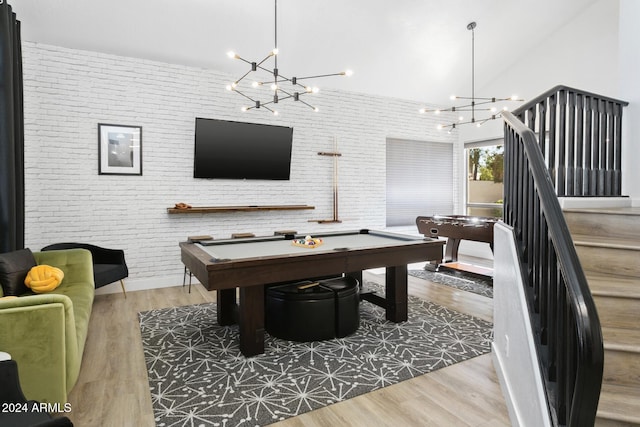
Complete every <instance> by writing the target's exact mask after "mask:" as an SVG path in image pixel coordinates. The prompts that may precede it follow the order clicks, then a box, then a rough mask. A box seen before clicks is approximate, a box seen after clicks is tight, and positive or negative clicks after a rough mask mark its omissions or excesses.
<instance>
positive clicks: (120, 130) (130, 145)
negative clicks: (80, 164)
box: [98, 123, 142, 175]
mask: <svg viewBox="0 0 640 427" xmlns="http://www.w3.org/2000/svg"><path fill="white" fill-rule="evenodd" d="M98 175H142V126H130V125H114V124H107V123H98Z"/></svg>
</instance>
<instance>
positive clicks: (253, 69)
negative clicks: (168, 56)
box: [227, 0, 353, 116]
mask: <svg viewBox="0 0 640 427" xmlns="http://www.w3.org/2000/svg"><path fill="white" fill-rule="evenodd" d="M274 5H275V11H274V23H275V25H274V48H273V50H272V51H271V52H269V53H268V54H267V56H265V57H264V59H262V61H259V62H254V61H249V60H247V59H245V58H243V57H241V56H240V55H238V54H237V53H235V52H228V53H227V56H228V57H229V58H232V59H238V60H240V61H242V62H245V63H247V64H249V66H250V69H249V71H247V72H246V73H244V74H243V75H242V76H241V77H240V78H239V79H237V80H236V81H234V82H233V83H231V84H229V85H227V90H230V91H232V92H236V93H237V94H239V95H242V96H243V97H245V98H246V99H247V100H249V101H250V105H248V106H244V107H242V111H249V110H252V109H260V108H263V109H265V110H267V111H270V112H271V113H273V114H274V115H276V116H277V115H278V110H276V109H275V108H276V104H278V103H279V102H282V101H284V100H287V99H292V100H294V101H297V102H300V103H302V104H304V105H306V106H307V107H309V108H311V109H313V110H314V111H316V112H317V111H319V110H318V108H317V107H314V106H313V105H311V104H309V103H308V102H306V101H303V100H302V99H301V98H302V96H303V95H307V94H314V93H318V91H319V89H318V87H317V86H308V85H305V84H303V81H304V80H311V79H317V78H321V77H332V76H347V77H349V76H351V75H352V74H353V72H352V71H351V70H346V71H342V72H339V73H332V74H320V75H316V76H305V77H286V76H284V75H283V74H281V73H280V70H279V69H278V53H279V52H278V0H274ZM271 58H273V69H268V68H266V65H264V64H265V63H266V62H267V61H268V60H269V59H271ZM260 71H264V72H265V73H266V75H267V76H268V77H265V78H266V80H260V79H257V80H254V81H253V82H252V83H251V87H253V88H254V89H257V88H261V87H265V86H266V87H268V88H269V89H270V90H271V93H272V96H271V97H270V98H269V99H268V101H261V100H259V99H255V98H253V97H252V96H250V95H248V94H247V93H245V92H242V91H241V90H240V83H241V82H243V81H244V80H245V79H248V78H249V76H250V75H251V74H252V73H257V72H260ZM263 74H264V73H263Z"/></svg>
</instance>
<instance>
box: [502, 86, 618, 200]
mask: <svg viewBox="0 0 640 427" xmlns="http://www.w3.org/2000/svg"><path fill="white" fill-rule="evenodd" d="M626 105H628V102H625V101H620V100H617V99H613V98H609V97H606V96H602V95H597V94H594V93H590V92H586V91H582V90H578V89H573V88H570V87H567V86H556V87H554V88H552V89H550V90H548V91H547V92H545V93H543V94H541V95H540V96H538V97H537V98H535V99H533V100H531V101H529V102H527V103H526V104H525V105H523V106H521V107H520V108H518V109H517V110H515V111H514V112H513V115H515V116H516V117H518V118H519V119H520V121H521V122H523V123H525V125H526V126H528V127H529V128H530V129H531V130H533V131H534V132H535V133H536V134H537V135H538V138H539V143H540V148H541V150H542V155H543V157H544V159H545V162H546V163H547V166H548V168H549V174H550V176H551V180H552V182H553V184H554V187H555V189H556V193H557V195H558V196H559V197H563V196H566V197H576V196H577V197H589V196H600V197H609V196H621V194H622V193H621V188H622V185H621V184H622V174H621V166H622V157H621V156H622V149H621V148H622V110H623V107H625V106H626Z"/></svg>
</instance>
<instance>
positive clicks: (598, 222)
mask: <svg viewBox="0 0 640 427" xmlns="http://www.w3.org/2000/svg"><path fill="white" fill-rule="evenodd" d="M564 215H565V218H566V221H567V224H568V226H569V230H570V231H571V235H572V237H573V241H574V244H575V247H576V250H577V253H578V256H579V258H580V263H581V264H582V267H583V269H584V271H585V274H586V276H587V281H588V283H589V288H590V289H591V293H592V294H593V296H594V300H595V304H596V307H597V310H598V315H599V317H600V322H601V324H602V333H603V338H604V349H605V354H604V373H603V381H602V389H601V390H602V391H601V394H600V403H599V405H598V412H597V418H596V426H607V427H608V426H640V208H632V207H627V208H608V209H602V208H599V209H596V208H588V209H577V208H570V209H567V208H565V209H564Z"/></svg>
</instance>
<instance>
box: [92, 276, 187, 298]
mask: <svg viewBox="0 0 640 427" xmlns="http://www.w3.org/2000/svg"><path fill="white" fill-rule="evenodd" d="M188 280H189V279H188V278H187V283H189V282H188ZM196 283H199V282H198V279H196V278H195V277H193V278H192V284H196ZM172 286H182V274H174V275H171V276H163V277H151V278H138V279H124V287H125V289H126V290H127V292H135V291H144V290H147V289H158V288H170V287H172ZM117 293H122V287H121V286H120V282H114V283H111V284H109V285H106V286H103V287H101V288H99V289H96V295H106V294H117Z"/></svg>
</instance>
